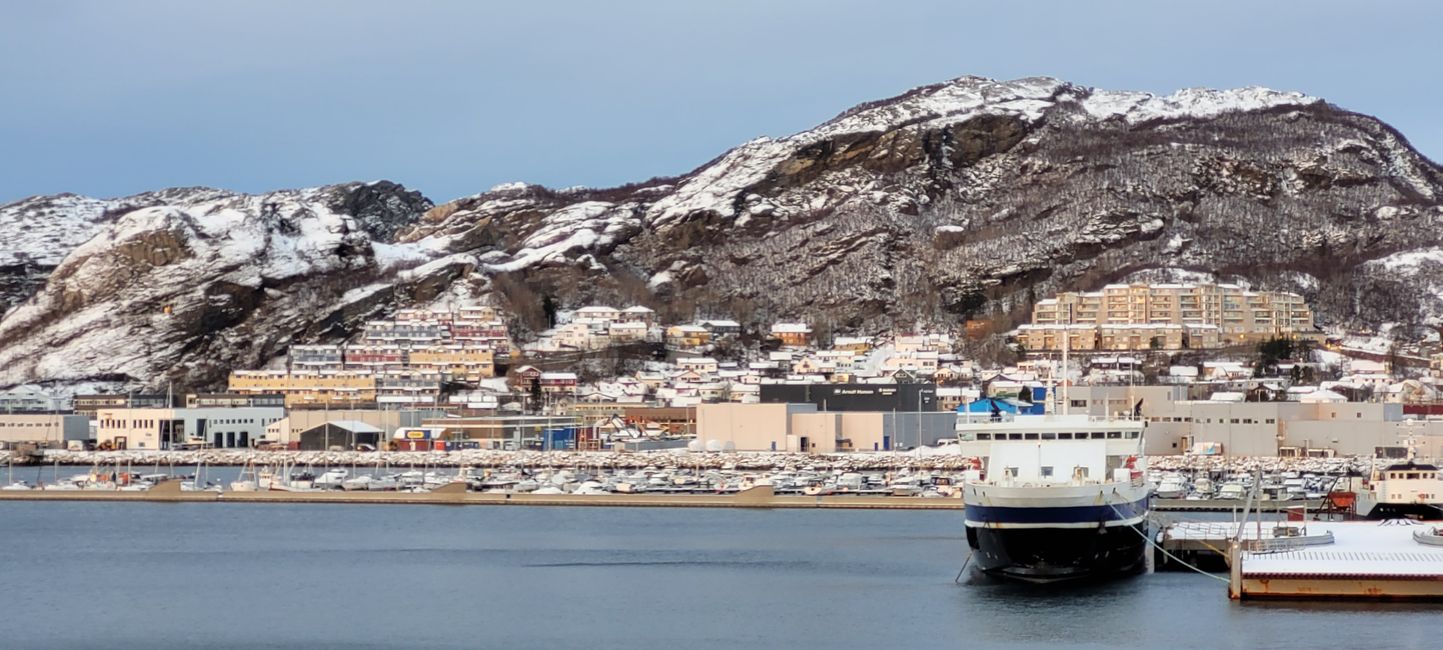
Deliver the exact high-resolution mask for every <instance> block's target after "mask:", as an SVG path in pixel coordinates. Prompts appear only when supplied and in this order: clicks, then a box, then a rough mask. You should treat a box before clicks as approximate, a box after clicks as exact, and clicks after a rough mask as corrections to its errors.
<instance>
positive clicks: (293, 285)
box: [0, 77, 1443, 385]
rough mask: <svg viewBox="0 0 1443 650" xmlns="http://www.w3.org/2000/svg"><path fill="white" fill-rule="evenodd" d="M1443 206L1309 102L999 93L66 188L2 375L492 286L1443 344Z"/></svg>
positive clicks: (247, 353) (1024, 89)
mask: <svg viewBox="0 0 1443 650" xmlns="http://www.w3.org/2000/svg"><path fill="white" fill-rule="evenodd" d="M1440 197H1443V171H1440V169H1439V168H1438V167H1437V166H1436V165H1434V164H1433V163H1431V162H1430V161H1428V160H1426V159H1424V158H1423V157H1421V156H1420V155H1418V153H1417V152H1415V151H1414V150H1413V149H1412V148H1411V147H1410V146H1409V145H1408V144H1407V142H1406V141H1405V140H1404V139H1403V138H1402V137H1401V136H1400V135H1399V134H1398V133H1396V132H1394V131H1393V130H1392V129H1390V128H1389V127H1387V126H1386V125H1384V124H1382V123H1380V122H1379V121H1377V120H1375V119H1373V118H1371V117H1367V116H1363V115H1358V114H1355V113H1350V112H1347V111H1344V110H1341V109H1339V108H1337V107H1334V106H1331V105H1328V104H1325V103H1323V102H1322V101H1320V100H1318V99H1315V98H1311V97H1306V96H1303V95H1299V94H1296V93H1283V92H1275V91H1270V90H1265V89H1256V88H1251V89H1243V90H1230V91H1210V90H1187V91H1181V92H1179V93H1176V94H1174V95H1171V96H1168V97H1155V96H1152V95H1148V94H1145V93H1125V92H1108V91H1101V90H1096V89H1092V88H1086V87H1082V86H1076V85H1072V84H1068V83H1064V82H1061V81H1057V80H1053V79H1022V80H1017V81H1006V82H999V81H992V80H987V79H978V78H972V77H967V78H961V79H956V80H953V81H949V82H946V83H942V84H937V85H934V86H927V87H924V88H918V89H915V90H913V91H910V92H908V93H906V94H904V95H901V96H899V97H895V98H891V99H887V100H882V101H878V102H872V103H869V104H864V105H862V106H858V107H856V108H853V109H851V110H848V111H847V112H845V113H843V114H841V115H839V116H838V117H837V118H835V119H833V120H831V121H829V122H827V123H825V124H822V125H820V126H818V127H817V128H815V129H812V130H809V131H805V132H803V133H799V134H796V135H793V136H789V137H786V138H779V139H769V138H761V139H757V140H754V141H751V142H748V143H745V144H743V145H741V146H739V147H737V148H736V149H733V150H731V151H729V152H727V153H725V154H723V155H722V156H720V157H718V158H717V159H716V160H714V161H712V162H709V163H707V164H705V165H703V166H701V167H699V168H698V169H696V170H694V171H692V172H690V173H688V174H686V175H684V176H680V177H677V178H664V179H653V180H650V181H647V182H645V183H639V184H635V185H628V186H623V187H619V188H613V189H604V190H595V189H575V190H561V191H556V190H549V189H546V188H542V187H538V186H531V185H522V184H513V185H508V186H502V187H498V188H495V189H493V190H492V191H490V192H486V193H482V194H479V195H476V196H472V197H466V198H463V199H458V200H456V201H452V202H450V203H447V204H443V205H440V206H435V207H432V206H431V205H430V204H429V203H428V202H427V201H426V200H425V199H424V198H422V197H420V196H419V195H416V194H415V193H413V192H409V191H406V190H404V188H401V187H399V186H396V185H393V184H388V183H375V184H369V185H360V184H352V185H343V186H335V187H332V188H320V189H316V190H303V191H297V192H278V193H275V194H271V195H266V196H260V197H248V196H242V195H236V194H232V193H227V192H220V191H217V190H205V189H184V190H167V191H164V192H158V193H152V194H147V195H140V196H138V197H130V198H129V199H122V200H118V201H95V200H92V199H81V198H79V197H69V196H60V197H42V198H37V199H30V200H27V201H24V202H21V203H17V204H13V205H11V206H5V207H3V208H0V234H4V233H5V232H7V231H9V230H10V229H12V228H13V227H14V224H16V223H21V224H27V223H28V224H33V223H39V222H50V221H56V220H57V219H60V216H63V217H64V219H61V220H62V221H64V223H66V224H75V226H74V228H70V227H69V226H67V227H66V228H61V229H59V230H58V231H57V232H63V233H69V234H66V235H65V236H64V237H60V236H59V235H52V236H51V239H52V240H53V241H52V242H51V244H50V245H48V246H46V247H45V248H44V250H46V251H49V252H50V254H49V256H48V257H46V256H44V255H40V254H38V253H36V252H35V247H28V246H27V247H24V248H23V250H25V251H28V253H27V255H28V257H22V256H20V255H15V254H11V255H9V256H8V257H3V256H0V268H8V269H14V270H13V271H12V272H11V274H10V275H8V276H0V287H6V289H5V290H7V291H9V292H10V293H9V294H7V295H8V296H9V298H5V297H4V296H0V299H6V300H11V301H14V300H15V299H16V297H17V296H24V295H26V294H27V292H30V291H33V290H34V289H33V287H35V286H36V285H37V283H38V282H39V278H41V277H44V275H45V274H46V273H47V272H49V273H50V275H49V278H48V280H46V281H45V284H44V288H43V289H40V290H39V291H38V293H36V294H35V295H34V296H33V297H31V298H30V299H29V301H28V302H26V303H25V304H24V305H22V306H20V307H17V308H15V309H14V310H12V311H11V312H10V313H9V314H7V315H6V317H5V319H4V320H3V321H0V384H6V383H17V382H21V381H29V380H36V379H68V380H79V379H86V378H94V377H102V376H105V377H109V376H129V377H134V378H138V379H142V380H145V381H148V382H150V383H151V384H152V385H155V384H156V383H157V382H159V381H160V380H161V378H162V377H165V376H167V375H169V376H172V377H175V378H179V379H183V380H192V381H195V382H199V383H205V382H214V381H216V380H217V379H218V378H220V377H221V376H223V374H224V371H225V370H226V369H227V368H228V367H230V366H237V367H249V366H255V365H258V364H260V363H263V362H265V361H266V360H268V359H270V358H272V357H273V356H274V355H276V354H278V353H279V352H281V351H282V350H283V348H284V346H285V345H286V344H288V343H290V342H292V341H303V340H314V339H320V338H339V337H343V336H345V335H346V334H347V333H348V332H349V331H350V330H351V328H353V327H354V323H355V322H356V320H357V319H360V318H364V317H366V316H367V315H370V314H376V313H383V312H384V311H385V310H387V309H390V308H393V307H395V306H399V305H406V304H415V303H429V302H432V301H437V300H445V299H447V298H448V297H475V296H479V295H484V294H487V293H488V292H489V293H492V294H493V295H494V296H495V297H496V298H497V300H498V301H499V302H500V303H501V305H502V306H504V307H510V308H511V309H513V310H514V311H515V312H516V313H518V314H520V315H521V316H522V319H521V320H522V323H521V324H522V325H523V326H524V325H527V324H533V325H534V324H535V322H536V321H538V320H539V318H540V317H539V311H540V307H539V302H540V297H541V296H543V295H551V296H553V297H555V298H557V299H559V300H560V301H561V302H562V303H563V304H564V305H569V306H576V305H579V304H581V303H585V302H589V301H593V300H596V301H610V302H633V301H635V302H643V303H650V304H652V305H653V306H655V307H658V308H660V309H661V310H662V311H663V315H664V316H667V317H670V318H686V317H692V316H706V315H715V316H728V317H733V318H737V319H738V320H741V321H744V322H765V321H766V320H768V319H773V318H779V317H789V318H806V319H809V320H811V321H812V322H814V323H816V324H818V325H820V326H822V327H824V328H830V329H834V330H838V329H855V330H858V331H861V332H874V331H880V330H883V329H886V328H888V327H891V326H894V325H903V326H911V325H913V324H915V323H919V322H920V323H932V324H939V325H955V324H957V323H958V321H959V320H960V319H963V318H990V319H995V320H996V321H998V322H997V323H996V324H997V325H999V326H1004V327H1005V326H1010V325H1012V324H1014V323H1015V322H1016V321H1017V319H1019V318H1021V317H1023V316H1025V314H1026V312H1027V310H1028V308H1029V307H1030V304H1031V302H1032V301H1034V300H1035V299H1037V298H1040V297H1045V296H1046V295H1049V294H1051V293H1054V292H1057V291H1061V290H1071V289H1094V288H1097V287H1098V286H1100V285H1101V284H1103V283H1106V282H1109V281H1116V280H1121V279H1127V278H1132V277H1144V276H1147V275H1149V274H1152V275H1156V274H1164V275H1166V274H1174V275H1176V274H1194V275H1196V274H1207V275H1221V276H1224V277H1227V278H1230V279H1234V278H1236V279H1243V280H1246V281H1249V282H1252V283H1253V284H1254V285H1256V286H1259V287H1266V288H1284V289H1292V290H1298V291H1301V292H1302V293H1304V294H1305V295H1307V296H1308V297H1309V298H1310V299H1311V300H1312V301H1313V302H1314V304H1315V305H1316V306H1317V307H1318V310H1319V316H1320V318H1321V319H1322V320H1323V321H1324V322H1325V323H1329V324H1339V325H1372V326H1376V325H1379V324H1383V323H1399V324H1404V325H1410V324H1418V323H1421V322H1425V321H1430V320H1437V319H1438V317H1439V316H1440V315H1443V298H1440V295H1443V294H1440V291H1443V280H1438V281H1435V280H1433V278H1438V277H1443V275H1439V273H1438V271H1440V270H1443V228H1440V226H1443V198H1440ZM57 215H60V216H57ZM87 229H88V230H87ZM72 230H73V233H72ZM74 233H90V234H94V235H95V236H94V237H93V238H91V237H90V236H89V235H86V236H85V237H81V236H80V235H79V234H74ZM67 237H68V239H67ZM393 237H394V239H393ZM87 239H88V240H89V241H86V240H87ZM81 242H84V243H83V245H82V243H81ZM71 249H73V250H71ZM61 251H66V252H67V254H64V255H61V254H59V252H61ZM62 256H63V257H64V261H63V262H61V261H60V259H59V258H60V257H62ZM37 257H39V258H41V259H38V260H37V259H36V258H37ZM47 264H48V265H50V266H51V267H54V270H53V272H50V271H49V270H48V268H47V267H46V265H47ZM409 267H415V268H409ZM405 269H409V270H405ZM167 308H168V309H169V313H166V311H165V310H166V309H167ZM523 329H524V328H523Z"/></svg>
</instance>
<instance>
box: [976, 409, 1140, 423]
mask: <svg viewBox="0 0 1443 650" xmlns="http://www.w3.org/2000/svg"><path fill="white" fill-rule="evenodd" d="M1018 415H1019V414H1017V413H1010V412H1006V411H1003V412H999V413H989V412H974V411H959V412H958V413H957V424H996V423H998V422H1015V421H1017V416H1018ZM1024 415H1025V414H1024ZM1047 415H1059V414H1057V413H1049V414H1047ZM1081 415H1083V414H1082V413H1078V414H1077V416H1081ZM1068 417H1076V416H1068ZM1086 421H1087V422H1145V421H1146V419H1145V418H1142V417H1137V416H1134V415H1132V414H1130V413H1118V414H1116V415H1091V414H1088V415H1087V420H1086Z"/></svg>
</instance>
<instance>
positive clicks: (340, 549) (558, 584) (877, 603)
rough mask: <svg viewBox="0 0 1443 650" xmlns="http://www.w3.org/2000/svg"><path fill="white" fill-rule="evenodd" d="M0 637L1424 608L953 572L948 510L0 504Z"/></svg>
mask: <svg viewBox="0 0 1443 650" xmlns="http://www.w3.org/2000/svg"><path fill="white" fill-rule="evenodd" d="M0 530H3V531H4V532H3V539H4V546H3V554H0V576H4V578H5V580H4V584H3V585H0V611H3V612H4V616H5V619H6V622H7V624H6V626H5V630H4V631H3V632H0V635H3V636H0V647H8V648H94V647H101V646H104V647H116V648H128V647H146V648H187V649H189V648H198V647H204V648H253V647H263V648H305V649H314V648H330V647H356V648H390V647H428V648H491V647H495V648H587V649H595V648H611V647H620V648H629V649H645V648H668V649H673V648H736V647H764V648H774V647H775V648H868V649H875V648H879V647H908V648H992V647H997V648H1010V649H1022V648H1051V647H1082V648H1108V649H1116V648H1210V649H1216V648H1257V647H1265V648H1273V649H1276V648H1306V649H1309V650H1315V649H1317V648H1325V647H1326V648H1369V649H1370V650H1375V649H1378V648H1415V647H1430V646H1433V645H1434V644H1435V642H1436V639H1437V620H1438V617H1437V611H1438V610H1437V607H1436V606H1435V605H1404V604H1376V603H1368V604H1330V603H1296V604H1289V603H1282V604H1276V603H1275V604H1265V605H1264V604H1251V603H1249V604H1239V603H1235V602H1230V601H1229V600H1228V599H1227V597H1226V593H1225V586H1224V585H1223V584H1222V583H1220V582H1218V581H1215V580H1212V579H1209V578H1207V577H1205V576H1201V575H1197V574H1192V573H1158V574H1150V575H1143V576H1137V577H1135V578H1131V579H1124V580H1118V581H1114V582H1108V583H1103V584H1097V585H1091V586H1080V587H1057V586H1052V587H1032V586H1026V585H1016V584H1009V583H994V582H991V581H988V580H984V579H978V578H975V577H973V578H969V579H964V581H963V583H962V584H954V582H953V578H954V576H956V574H957V569H958V566H959V565H960V563H961V561H962V559H963V557H965V555H966V547H965V543H964V541H963V536H962V533H961V518H960V515H959V514H958V513H956V512H946V511H812V510H751V509H735V510H733V509H681V508H675V509H673V508H635V509H633V508H564V507H552V508H527V507H492V508H456V507H445V506H381V505H372V506H332V505H314V504H294V505H291V504H151V503H84V502H76V503H69V502H64V503H62V502H49V503H25V502H0Z"/></svg>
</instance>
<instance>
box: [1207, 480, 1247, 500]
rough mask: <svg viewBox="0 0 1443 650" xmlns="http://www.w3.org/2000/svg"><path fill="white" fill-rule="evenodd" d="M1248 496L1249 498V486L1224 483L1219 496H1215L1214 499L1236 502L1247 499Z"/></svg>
mask: <svg viewBox="0 0 1443 650" xmlns="http://www.w3.org/2000/svg"><path fill="white" fill-rule="evenodd" d="M1247 496H1248V488H1247V486H1245V485H1243V484H1242V483H1232V482H1228V483H1223V486H1222V488H1220V489H1219V490H1218V493H1217V495H1216V496H1214V497H1213V498H1215V499H1225V500H1228V501H1236V500H1238V499H1243V498H1246V497H1247Z"/></svg>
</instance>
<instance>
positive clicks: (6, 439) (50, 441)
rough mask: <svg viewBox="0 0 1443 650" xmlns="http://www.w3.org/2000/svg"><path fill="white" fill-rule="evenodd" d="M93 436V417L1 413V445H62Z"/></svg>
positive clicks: (55, 446) (59, 446) (50, 446)
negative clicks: (91, 422)
mask: <svg viewBox="0 0 1443 650" xmlns="http://www.w3.org/2000/svg"><path fill="white" fill-rule="evenodd" d="M89 439H90V418H87V417H85V416H84V415H63V414H59V413H0V446H3V447H7V448H8V447H13V446H15V445H17V444H33V445H35V446H37V447H42V448H45V447H49V448H62V447H64V446H65V445H66V443H68V442H70V441H82V442H83V441H86V440H89Z"/></svg>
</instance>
